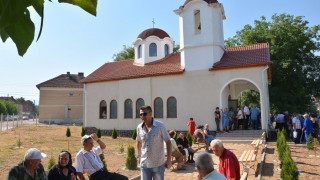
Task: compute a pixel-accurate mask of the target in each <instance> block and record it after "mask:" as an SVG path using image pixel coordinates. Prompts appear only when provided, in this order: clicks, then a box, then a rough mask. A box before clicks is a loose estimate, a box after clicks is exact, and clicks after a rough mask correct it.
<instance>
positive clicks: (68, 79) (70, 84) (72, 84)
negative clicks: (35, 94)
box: [37, 73, 84, 89]
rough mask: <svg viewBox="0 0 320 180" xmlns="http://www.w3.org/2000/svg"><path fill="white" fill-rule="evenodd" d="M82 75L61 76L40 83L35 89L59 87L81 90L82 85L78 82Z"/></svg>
mask: <svg viewBox="0 0 320 180" xmlns="http://www.w3.org/2000/svg"><path fill="white" fill-rule="evenodd" d="M83 78H84V76H83V73H79V74H61V75H60V76H57V77H55V78H52V79H50V80H48V81H45V82H43V83H40V84H38V85H37V88H38V89H40V88H41V87H61V88H83V84H80V80H81V79H83Z"/></svg>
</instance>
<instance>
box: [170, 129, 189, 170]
mask: <svg viewBox="0 0 320 180" xmlns="http://www.w3.org/2000/svg"><path fill="white" fill-rule="evenodd" d="M169 135H170V137H171V138H170V141H171V145H172V152H171V153H172V154H171V155H172V156H173V157H175V158H176V161H177V162H178V168H177V169H178V170H185V169H186V168H185V167H184V166H183V155H182V154H181V153H180V151H179V149H178V146H177V143H176V140H175V139H174V138H175V137H176V132H175V131H173V130H171V131H169Z"/></svg>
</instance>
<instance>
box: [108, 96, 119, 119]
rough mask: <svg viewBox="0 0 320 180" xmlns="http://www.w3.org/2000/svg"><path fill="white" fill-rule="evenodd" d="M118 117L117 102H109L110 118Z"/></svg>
mask: <svg viewBox="0 0 320 180" xmlns="http://www.w3.org/2000/svg"><path fill="white" fill-rule="evenodd" d="M117 118H118V103H117V101H116V100H112V101H111V102H110V119H117Z"/></svg>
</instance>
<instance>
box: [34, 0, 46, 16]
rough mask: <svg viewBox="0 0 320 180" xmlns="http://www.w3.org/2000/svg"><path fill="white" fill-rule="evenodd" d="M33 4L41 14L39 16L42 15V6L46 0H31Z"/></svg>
mask: <svg viewBox="0 0 320 180" xmlns="http://www.w3.org/2000/svg"><path fill="white" fill-rule="evenodd" d="M31 1H32V2H31V4H32V6H33V8H34V9H35V10H36V11H37V13H38V14H39V16H41V17H42V6H43V3H44V0H31Z"/></svg>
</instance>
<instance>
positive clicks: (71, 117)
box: [37, 72, 84, 124]
mask: <svg viewBox="0 0 320 180" xmlns="http://www.w3.org/2000/svg"><path fill="white" fill-rule="evenodd" d="M83 78H84V74H83V73H80V72H79V73H78V74H70V72H67V74H61V75H59V76H57V77H55V78H53V79H50V80H48V81H45V82H43V83H40V84H38V85H37V88H38V89H39V90H40V100H39V121H40V122H45V123H55V124H71V123H76V124H82V123H83V85H82V84H80V83H79V81H80V80H81V79H83Z"/></svg>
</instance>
